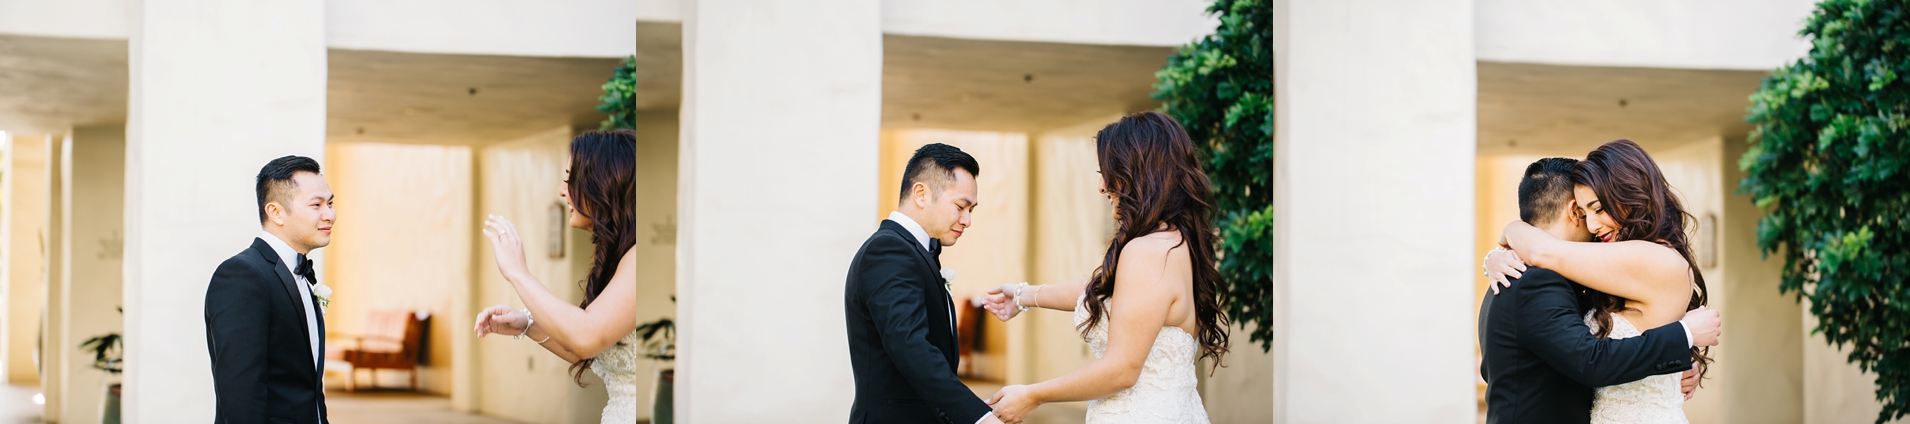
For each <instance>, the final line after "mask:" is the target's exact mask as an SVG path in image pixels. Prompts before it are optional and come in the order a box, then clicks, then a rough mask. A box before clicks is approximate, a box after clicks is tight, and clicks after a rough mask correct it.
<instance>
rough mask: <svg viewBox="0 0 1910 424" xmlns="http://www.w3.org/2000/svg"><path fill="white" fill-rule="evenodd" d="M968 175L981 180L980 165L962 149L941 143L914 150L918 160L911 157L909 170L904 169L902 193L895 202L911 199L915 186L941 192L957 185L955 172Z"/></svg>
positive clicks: (915, 157)
mask: <svg viewBox="0 0 1910 424" xmlns="http://www.w3.org/2000/svg"><path fill="white" fill-rule="evenodd" d="M956 169H961V170H964V171H968V175H969V176H971V177H974V176H981V175H982V168H981V164H978V163H975V157H974V156H969V155H968V153H963V152H962V149H957V148H955V146H950V145H947V144H942V143H930V144H929V145H927V146H922V148H920V149H915V156H910V157H909V165H908V167H905V168H902V192H901V196H899V197H897V198H896V199H895V203H896V204H901V203H902V201H904V200H907V199H908V198H909V188H911V187H915V183H923V184H927V185H928V187H929V189H931V190H935V191H940V190H941V189H942V187H947V186H948V184H949V183H951V182H954V181H955V170H956Z"/></svg>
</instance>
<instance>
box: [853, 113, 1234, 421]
mask: <svg viewBox="0 0 1910 424" xmlns="http://www.w3.org/2000/svg"><path fill="white" fill-rule="evenodd" d="M1095 150H1096V156H1097V159H1098V162H1099V165H1100V174H1101V179H1102V181H1101V192H1102V193H1103V195H1104V196H1106V197H1107V198H1108V199H1109V202H1110V203H1111V204H1112V205H1113V207H1114V208H1113V209H1114V220H1115V222H1116V223H1117V225H1118V229H1117V231H1116V232H1115V236H1114V239H1113V241H1112V242H1111V243H1110V245H1109V246H1108V248H1107V254H1106V255H1105V257H1104V258H1103V260H1102V263H1101V266H1100V267H1099V268H1097V269H1095V270H1094V271H1093V273H1092V274H1091V276H1090V277H1088V278H1084V279H1080V280H1076V281H1072V282H1066V283H1059V284H1047V285H1037V286H1030V285H1027V284H1025V283H1024V284H1009V285H1003V286H1001V287H999V288H996V289H992V290H989V294H992V295H994V296H991V297H989V298H988V299H986V303H987V304H986V308H987V309H988V310H989V311H990V312H991V313H993V314H994V315H995V316H996V317H997V318H999V319H1001V320H1004V321H1006V320H1008V319H1012V318H1013V317H1015V316H1016V315H1017V314H1019V313H1020V312H1022V311H1025V310H1027V309H1028V308H1037V307H1039V308H1048V309H1054V310H1061V311H1072V312H1073V313H1074V322H1075V324H1076V329H1077V330H1078V331H1079V332H1080V333H1081V334H1082V338H1083V339H1084V340H1085V341H1086V342H1087V343H1088V346H1089V347H1090V348H1091V349H1092V350H1093V352H1094V356H1095V360H1094V361H1092V362H1089V363H1088V364H1087V365H1085V366H1082V367H1081V368H1080V369H1077V370H1075V371H1073V372H1070V373H1068V374H1067V375H1063V376H1061V377H1057V378H1055V379H1052V380H1048V381H1043V382H1040V383H1036V384H1032V385H1016V386H1008V387H1005V388H1002V389H1001V391H1000V392H997V393H995V394H994V396H992V397H991V398H989V399H987V400H982V399H979V398H977V397H976V396H975V395H974V393H973V392H971V391H970V390H969V389H968V387H967V386H964V385H963V384H962V382H961V381H960V380H959V379H957V378H956V375H955V370H956V365H957V364H958V361H959V359H958V356H957V355H958V350H957V347H958V346H957V345H958V343H957V340H958V339H959V336H958V334H957V333H956V321H955V302H954V299H953V298H952V297H951V295H950V293H949V291H948V286H947V285H946V284H947V281H946V280H945V279H944V277H943V271H942V269H943V268H942V266H941V261H940V259H939V257H940V254H941V251H942V249H943V247H945V246H954V245H955V242H956V240H957V239H959V238H960V237H961V236H962V234H963V233H964V232H965V231H967V230H968V228H969V225H970V223H971V220H970V216H969V215H970V213H971V212H973V211H974V209H975V206H976V204H977V201H978V199H979V197H978V195H977V194H976V184H975V176H976V175H979V174H980V172H981V169H980V165H979V164H977V163H976V162H975V159H974V158H973V157H970V156H969V155H968V154H966V153H963V152H962V151H961V150H960V149H956V148H954V147H952V146H948V145H943V144H930V145H927V146H924V147H922V148H921V149H920V150H917V151H916V152H915V155H914V156H913V157H911V158H910V159H909V162H908V164H907V165H906V167H905V168H904V170H903V175H902V187H901V192H900V199H899V200H898V202H899V205H898V207H897V210H896V212H895V213H892V214H890V215H889V217H888V219H887V220H884V221H883V222H882V224H881V227H880V228H879V229H877V230H876V231H875V234H873V235H871V236H870V237H869V238H868V240H867V241H865V242H864V243H863V245H862V247H861V250H860V251H858V252H856V255H855V259H854V260H853V262H851V264H850V267H849V275H848V281H847V285H846V287H845V290H844V294H843V303H844V309H845V314H846V317H847V321H848V322H847V323H848V330H849V355H850V360H851V363H852V366H853V369H854V371H855V384H856V397H855V404H854V406H853V407H852V409H851V410H850V412H849V421H850V422H851V423H950V424H970V423H1016V422H1020V421H1022V420H1025V419H1027V418H1028V416H1029V414H1030V413H1031V412H1033V411H1034V409H1035V407H1037V406H1039V405H1040V404H1042V403H1046V402H1074V401H1090V403H1089V404H1088V413H1087V422H1089V423H1128V422H1134V423H1143V422H1144V423H1206V422H1208V421H1207V412H1206V409H1205V408H1204V407H1203V406H1202V404H1201V399H1200V395H1199V394H1198V392H1197V391H1196V390H1197V387H1196V384H1197V380H1196V374H1195V373H1196V372H1197V370H1196V369H1195V368H1196V365H1195V360H1196V359H1198V358H1209V359H1212V360H1214V362H1215V363H1218V362H1219V360H1220V359H1221V356H1222V355H1225V354H1226V352H1227V325H1228V324H1227V317H1226V315H1225V313H1224V312H1222V311H1221V309H1220V306H1219V305H1220V298H1219V296H1220V293H1219V290H1218V286H1219V283H1220V281H1219V271H1218V269H1217V268H1216V266H1215V261H1216V259H1215V254H1214V252H1215V251H1214V243H1215V240H1214V239H1215V237H1216V235H1217V232H1215V231H1214V227H1213V219H1212V218H1213V214H1214V209H1215V205H1214V200H1213V194H1212V189H1211V186H1210V185H1209V182H1208V180H1207V175H1206V174H1205V173H1204V172H1203V171H1202V170H1201V167H1200V162H1199V159H1198V154H1197V151H1196V150H1195V145H1194V143H1193V140H1192V139H1191V138H1190V137H1188V135H1187V132H1186V130H1184V129H1182V128H1181V126H1180V125H1179V124H1177V123H1175V122H1174V120H1173V119H1172V118H1169V117H1168V116H1167V115H1163V114H1160V113H1158V112H1143V113H1138V114H1134V115H1130V116H1127V117H1124V118H1121V120H1120V121H1118V122H1115V123H1113V124H1110V125H1108V126H1107V127H1106V128H1104V129H1102V130H1101V131H1100V132H1099V133H1098V134H1096V135H1095Z"/></svg>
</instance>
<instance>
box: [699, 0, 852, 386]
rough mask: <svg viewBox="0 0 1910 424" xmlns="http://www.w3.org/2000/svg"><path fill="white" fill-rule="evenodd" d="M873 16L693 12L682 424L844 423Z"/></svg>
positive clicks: (733, 7)
mask: <svg viewBox="0 0 1910 424" xmlns="http://www.w3.org/2000/svg"><path fill="white" fill-rule="evenodd" d="M880 12H881V11H880V2H878V1H876V0H820V1H811V2H800V3H796V2H767V1H747V0H699V1H692V2H686V3H685V4H684V20H683V59H684V73H683V74H684V78H683V106H682V110H681V122H682V126H681V135H682V139H681V143H682V144H681V148H680V149H679V152H680V154H679V158H680V162H679V164H680V165H679V167H678V175H680V176H681V178H680V179H679V180H678V184H680V185H679V187H678V197H677V199H678V200H677V201H678V203H677V210H678V213H677V216H678V220H679V221H678V232H677V234H678V236H677V237H678V238H677V241H678V244H677V258H676V260H677V275H676V277H677V299H678V300H679V302H681V303H680V304H679V305H678V306H677V317H679V318H680V319H681V321H679V325H681V326H682V333H681V335H680V337H681V339H680V340H679V343H680V344H679V346H680V347H681V349H682V353H683V355H682V356H679V357H678V361H677V384H678V385H679V386H678V387H677V396H678V397H677V400H676V413H677V417H676V418H677V419H678V421H679V422H692V423H696V422H709V423H725V422H771V421H791V420H795V421H805V422H832V421H837V422H839V421H844V420H846V419H847V418H848V414H849V406H850V403H851V401H852V400H853V394H854V384H853V374H852V372H851V371H850V369H849V352H848V345H847V335H846V333H847V328H846V327H845V325H846V324H844V323H843V311H842V290H843V279H844V277H845V276H846V275H847V274H848V266H849V261H850V259H851V258H852V256H853V255H854V253H855V251H856V248H857V247H859V246H861V243H862V241H863V240H864V239H866V238H867V237H868V236H869V234H871V233H873V232H874V231H875V229H876V228H877V225H878V221H877V220H875V219H872V217H870V216H869V212H870V211H873V210H876V204H875V201H876V199H877V194H876V193H877V187H876V181H877V178H878V171H877V164H876V158H877V156H878V150H879V143H878V139H879V129H880V126H881V124H880V118H881V106H882V98H881V89H882V86H881V84H882V83H881V82H882V29H881V21H882V17H881V13H880ZM772 381H782V382H801V386H802V388H801V389H800V390H791V389H790V388H789V387H788V386H787V385H784V384H772V383H771V382H772ZM740 399H747V401H742V402H739V401H738V400H740Z"/></svg>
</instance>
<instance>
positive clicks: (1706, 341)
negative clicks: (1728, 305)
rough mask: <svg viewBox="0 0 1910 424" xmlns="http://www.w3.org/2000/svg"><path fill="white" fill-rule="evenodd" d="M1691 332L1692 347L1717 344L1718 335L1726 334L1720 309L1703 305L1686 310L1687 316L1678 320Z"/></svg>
mask: <svg viewBox="0 0 1910 424" xmlns="http://www.w3.org/2000/svg"><path fill="white" fill-rule="evenodd" d="M1678 322H1680V323H1683V324H1684V325H1685V330H1688V331H1690V332H1691V346H1692V347H1706V346H1717V345H1718V337H1720V336H1723V335H1724V328H1723V325H1724V323H1723V322H1721V321H1719V317H1718V311H1717V310H1716V309H1711V308H1707V307H1703V306H1699V307H1698V309H1692V310H1690V311H1686V312H1685V318H1684V319H1681V320H1678Z"/></svg>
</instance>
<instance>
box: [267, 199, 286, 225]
mask: <svg viewBox="0 0 1910 424" xmlns="http://www.w3.org/2000/svg"><path fill="white" fill-rule="evenodd" d="M265 221H266V222H271V223H274V224H278V225H285V205H281V204H279V202H278V201H271V202H266V203H265Z"/></svg>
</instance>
